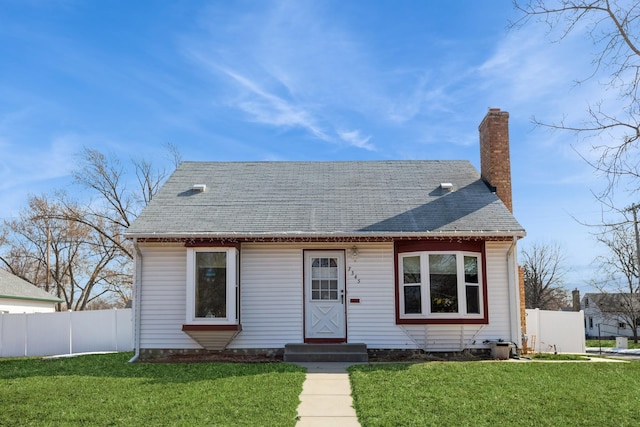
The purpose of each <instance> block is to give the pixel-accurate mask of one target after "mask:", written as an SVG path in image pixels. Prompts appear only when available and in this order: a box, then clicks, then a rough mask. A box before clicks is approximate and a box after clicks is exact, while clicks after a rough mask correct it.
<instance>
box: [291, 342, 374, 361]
mask: <svg viewBox="0 0 640 427" xmlns="http://www.w3.org/2000/svg"><path fill="white" fill-rule="evenodd" d="M284 361H285V362H368V361H369V355H368V354H367V345H366V344H347V343H343V344H286V345H285V346H284Z"/></svg>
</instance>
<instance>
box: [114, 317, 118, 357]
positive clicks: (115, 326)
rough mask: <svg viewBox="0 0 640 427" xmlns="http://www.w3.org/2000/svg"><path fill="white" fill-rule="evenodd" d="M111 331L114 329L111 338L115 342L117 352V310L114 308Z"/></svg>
mask: <svg viewBox="0 0 640 427" xmlns="http://www.w3.org/2000/svg"><path fill="white" fill-rule="evenodd" d="M113 329H114V332H115V333H114V334H113V337H114V338H115V340H116V345H115V347H116V352H117V351H118V309H117V308H114V309H113Z"/></svg>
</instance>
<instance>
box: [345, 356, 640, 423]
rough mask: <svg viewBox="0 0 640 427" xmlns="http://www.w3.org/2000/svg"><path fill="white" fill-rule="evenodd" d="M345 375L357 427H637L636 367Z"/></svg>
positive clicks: (453, 368) (447, 366)
mask: <svg viewBox="0 0 640 427" xmlns="http://www.w3.org/2000/svg"><path fill="white" fill-rule="evenodd" d="M349 370H350V374H351V376H350V378H351V384H352V390H353V399H354V406H355V408H356V411H357V413H358V418H359V420H360V423H361V424H362V426H363V427H375V426H385V427H389V426H403V427H409V426H421V427H424V426H495V425H519V426H603V425H612V424H615V425H616V426H637V425H640V411H638V406H637V405H638V402H639V401H640V362H630V363H605V362H599V363H592V362H564V363H544V362H540V363H534V362H523V363H510V362H429V363H422V364H391V365H358V366H352V367H350V368H349Z"/></svg>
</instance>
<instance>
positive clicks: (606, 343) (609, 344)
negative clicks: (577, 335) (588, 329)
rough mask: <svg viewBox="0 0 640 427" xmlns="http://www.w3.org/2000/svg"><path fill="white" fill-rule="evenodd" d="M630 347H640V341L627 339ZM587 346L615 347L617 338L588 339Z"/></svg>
mask: <svg viewBox="0 0 640 427" xmlns="http://www.w3.org/2000/svg"><path fill="white" fill-rule="evenodd" d="M627 343H628V345H629V348H640V342H639V343H635V342H633V339H629V340H628V341H627ZM585 345H586V346H587V347H603V348H613V347H615V346H616V340H601V341H598V340H587V341H586V342H585Z"/></svg>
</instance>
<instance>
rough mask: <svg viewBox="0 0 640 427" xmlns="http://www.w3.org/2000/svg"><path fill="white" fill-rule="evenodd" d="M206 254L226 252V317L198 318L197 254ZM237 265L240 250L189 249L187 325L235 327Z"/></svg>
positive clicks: (236, 321)
mask: <svg viewBox="0 0 640 427" xmlns="http://www.w3.org/2000/svg"><path fill="white" fill-rule="evenodd" d="M206 252H225V253H226V255H227V265H226V268H227V289H226V293H227V298H226V304H227V307H226V314H227V316H226V317H196V316H195V305H196V254H197V253H206ZM237 264H238V250H237V249H236V248H229V247H210V248H208V247H207V248H189V249H187V307H186V308H187V318H186V322H187V324H191V325H235V324H237V323H238V316H237V300H236V298H237V287H238V283H237V281H238V280H237V271H238V270H237Z"/></svg>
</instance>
